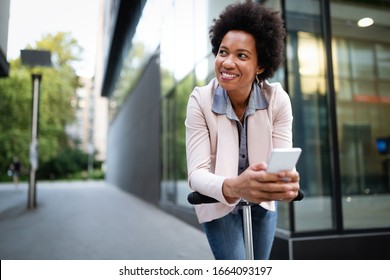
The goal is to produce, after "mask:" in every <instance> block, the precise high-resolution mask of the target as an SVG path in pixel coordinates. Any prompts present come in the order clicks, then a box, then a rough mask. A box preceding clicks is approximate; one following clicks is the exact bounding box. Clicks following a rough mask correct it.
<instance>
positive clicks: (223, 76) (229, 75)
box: [221, 72, 238, 80]
mask: <svg viewBox="0 0 390 280" xmlns="http://www.w3.org/2000/svg"><path fill="white" fill-rule="evenodd" d="M221 77H222V78H223V79H226V80H232V79H234V78H236V77H238V75H237V74H230V73H226V72H221Z"/></svg>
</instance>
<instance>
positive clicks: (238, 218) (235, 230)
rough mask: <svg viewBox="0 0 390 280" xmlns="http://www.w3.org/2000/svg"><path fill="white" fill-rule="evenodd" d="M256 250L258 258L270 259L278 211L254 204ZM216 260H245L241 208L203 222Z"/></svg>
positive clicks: (254, 244)
mask: <svg viewBox="0 0 390 280" xmlns="http://www.w3.org/2000/svg"><path fill="white" fill-rule="evenodd" d="M251 211H252V231H253V251H254V258H255V259H256V260H268V259H269V256H270V253H271V249H272V244H273V241H274V236H275V231H276V222H277V212H276V211H268V210H267V209H264V208H263V207H261V206H260V205H253V206H252V207H251ZM203 229H204V231H205V233H206V236H207V239H208V241H209V244H210V247H211V250H212V252H213V254H214V258H215V259H216V260H244V259H245V256H246V254H245V244H244V228H243V218H242V210H238V212H237V213H229V214H228V215H226V216H224V217H222V218H220V219H217V220H214V221H211V222H207V223H204V224H203Z"/></svg>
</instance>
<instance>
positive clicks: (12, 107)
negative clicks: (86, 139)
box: [0, 32, 82, 174]
mask: <svg viewBox="0 0 390 280" xmlns="http://www.w3.org/2000/svg"><path fill="white" fill-rule="evenodd" d="M26 49H45V50H49V51H51V53H52V61H53V67H52V68H40V67H34V69H28V68H27V67H26V66H24V65H22V63H21V60H20V58H18V59H16V60H13V61H11V62H10V69H11V70H10V76H9V77H8V78H5V79H0V115H1V118H0V143H1V145H0V168H1V169H0V170H1V171H0V172H1V173H0V174H2V173H3V172H4V171H6V170H7V168H8V165H9V161H10V160H11V159H12V157H13V156H14V155H16V156H18V157H19V159H20V160H21V162H22V165H23V166H24V167H26V166H28V165H29V144H30V142H31V136H30V134H31V98H32V81H31V71H34V72H36V71H37V72H40V73H42V82H41V95H40V120H39V146H38V149H39V162H40V164H42V163H45V162H48V161H49V160H51V159H53V158H55V157H57V156H58V155H59V154H60V153H61V152H62V151H63V150H65V149H67V148H68V147H69V139H68V137H67V135H66V132H65V127H66V126H67V125H68V124H70V123H72V122H73V121H74V120H75V106H74V105H73V106H72V104H74V103H75V102H77V97H76V89H77V87H78V83H79V80H78V77H77V75H76V71H75V69H74V67H73V64H74V63H75V62H77V61H79V60H80V59H81V52H82V48H81V47H80V46H79V45H78V43H77V41H76V40H75V39H74V38H73V37H72V35H71V34H70V33H64V32H59V33H57V34H55V35H51V34H48V35H45V36H43V37H42V38H41V40H39V41H37V42H36V44H35V46H27V47H26Z"/></svg>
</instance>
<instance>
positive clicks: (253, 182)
mask: <svg viewBox="0 0 390 280" xmlns="http://www.w3.org/2000/svg"><path fill="white" fill-rule="evenodd" d="M266 170H267V164H266V163H265V162H262V163H260V164H256V165H252V166H249V167H248V168H247V169H246V170H245V171H244V172H243V173H241V174H240V175H239V176H237V177H235V178H227V179H225V181H224V183H223V186H222V191H223V194H224V196H225V198H226V201H227V202H229V203H233V202H234V201H237V200H238V199H239V198H242V199H245V200H246V201H249V202H253V203H261V202H264V201H273V200H278V201H281V200H284V201H292V200H293V199H294V198H296V197H297V195H298V191H299V173H298V172H297V171H282V172H279V173H278V174H273V173H267V171H266Z"/></svg>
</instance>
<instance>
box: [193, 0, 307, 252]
mask: <svg viewBox="0 0 390 280" xmlns="http://www.w3.org/2000/svg"><path fill="white" fill-rule="evenodd" d="M284 36H285V31H284V28H283V21H282V20H281V18H280V17H279V16H278V14H277V13H276V12H274V11H272V10H271V9H269V8H266V7H264V6H262V5H260V4H257V3H254V2H251V1H247V2H245V3H238V4H232V5H230V6H228V7H227V8H226V9H225V10H224V11H223V12H222V13H221V14H220V16H219V18H218V19H216V20H214V23H213V25H212V26H211V28H210V38H211V44H212V52H213V53H214V55H215V75H216V78H215V79H213V80H212V81H211V82H210V83H209V84H208V85H206V86H203V87H196V88H195V89H194V90H193V92H192V93H191V96H190V98H189V101H188V107H187V118H186V122H185V124H186V145H187V148H186V149H187V166H188V181H189V185H190V187H191V189H192V190H194V191H198V192H200V193H202V194H204V195H207V196H210V197H213V198H215V199H217V200H218V201H219V202H218V203H214V204H202V205H199V206H195V210H196V213H197V217H198V220H199V222H200V223H202V224H203V228H204V230H205V232H206V235H207V238H208V241H209V244H210V246H211V249H212V251H213V254H214V257H215V258H216V259H244V258H245V246H244V241H243V228H242V210H241V209H239V206H238V203H239V201H240V200H241V199H244V200H246V201H249V202H251V203H252V204H253V206H252V207H251V209H252V228H253V244H254V257H255V259H268V258H269V255H270V252H271V248H272V243H273V239H274V235H275V230H276V218H277V217H276V203H275V200H278V201H281V200H283V201H292V200H293V199H294V198H295V197H296V196H297V194H298V190H299V174H298V172H296V171H295V170H294V171H289V172H280V173H279V174H270V173H267V172H266V169H267V164H266V161H267V160H268V159H269V156H270V153H271V151H272V149H273V148H290V147H292V110H291V102H290V98H289V96H288V95H287V93H286V92H285V91H284V90H283V89H282V87H281V86H280V84H279V83H274V84H270V83H268V82H267V81H266V79H267V78H269V77H271V76H272V75H273V74H274V72H275V71H276V69H277V68H278V66H279V65H280V63H281V62H282V59H283V47H284V45H283V44H284ZM282 178H288V180H286V181H283V180H282Z"/></svg>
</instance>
